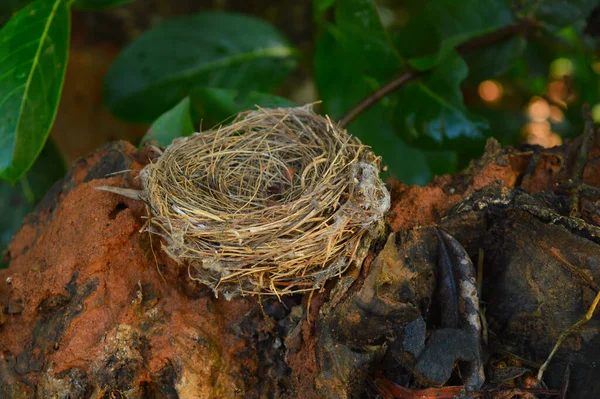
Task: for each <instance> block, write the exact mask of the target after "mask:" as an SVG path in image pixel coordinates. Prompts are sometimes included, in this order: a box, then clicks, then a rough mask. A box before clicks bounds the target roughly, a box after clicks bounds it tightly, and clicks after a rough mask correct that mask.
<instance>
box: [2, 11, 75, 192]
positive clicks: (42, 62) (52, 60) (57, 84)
mask: <svg viewBox="0 0 600 399" xmlns="http://www.w3.org/2000/svg"><path fill="white" fill-rule="evenodd" d="M69 30H70V16H69V10H68V9H67V6H66V4H65V2H64V0H56V1H50V0H37V1H35V2H33V3H31V4H30V5H29V6H27V7H25V8H23V9H22V10H21V11H20V12H19V13H18V14H16V15H15V16H14V17H13V18H11V19H10V21H9V22H8V23H7V24H6V25H5V26H4V27H3V28H2V30H1V31H0V178H2V179H5V180H8V181H10V182H12V183H14V182H16V181H17V180H18V179H19V178H20V177H21V176H22V175H23V173H25V172H26V171H27V170H28V169H29V168H30V167H31V165H32V164H33V162H34V161H35V159H36V157H37V156H38V154H39V153H40V151H41V150H42V147H43V146H44V143H45V141H46V138H47V137H48V132H49V130H50V128H51V127H52V124H53V122H54V117H55V115H56V109H57V107H58V101H59V98H60V93H61V89H62V84H63V80H64V75H65V69H66V64H67V56H68V47H69Z"/></svg>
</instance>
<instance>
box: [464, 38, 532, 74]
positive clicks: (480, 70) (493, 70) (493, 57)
mask: <svg viewBox="0 0 600 399" xmlns="http://www.w3.org/2000/svg"><path fill="white" fill-rule="evenodd" d="M526 46H527V40H526V39H525V38H524V37H522V36H515V37H512V38H510V39H508V40H503V41H501V42H499V43H496V44H494V45H492V46H490V47H485V48H482V49H478V50H476V51H474V52H470V53H469V54H465V55H464V58H465V61H466V62H467V64H468V65H469V76H468V78H467V79H468V80H469V82H471V83H479V82H481V81H483V80H487V79H492V78H495V77H498V76H500V75H502V74H504V73H505V72H506V71H508V70H509V69H510V68H511V67H512V65H513V64H514V63H515V62H516V61H517V59H518V58H519V57H521V56H522V55H523V53H524V51H525V48H526Z"/></svg>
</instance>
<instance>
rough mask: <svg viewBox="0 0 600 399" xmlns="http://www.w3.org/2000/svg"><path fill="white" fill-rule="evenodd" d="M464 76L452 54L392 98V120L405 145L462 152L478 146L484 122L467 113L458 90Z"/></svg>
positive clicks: (460, 61)
mask: <svg viewBox="0 0 600 399" xmlns="http://www.w3.org/2000/svg"><path fill="white" fill-rule="evenodd" d="M467 74H468V68H467V64H466V63H465V61H464V60H463V59H462V58H461V57H460V56H459V55H458V54H456V53H454V54H451V55H450V56H448V57H447V58H446V59H445V60H444V62H443V63H441V64H440V65H438V66H437V67H436V68H435V69H434V70H433V71H431V72H430V73H428V74H427V75H426V76H425V77H423V78H421V79H419V80H418V81H416V82H412V83H409V84H407V85H406V86H405V87H403V88H402V93H401V94H399V95H397V96H395V98H396V100H397V103H396V106H395V111H394V118H395V121H396V122H397V126H398V129H399V131H400V132H402V135H403V137H404V138H405V139H406V140H407V141H408V142H409V143H413V144H417V145H419V146H424V147H425V148H434V149H455V150H460V151H462V152H465V151H473V150H475V149H476V148H478V147H480V146H481V145H482V142H483V139H484V136H483V134H482V132H483V131H484V130H486V129H487V128H488V125H487V122H486V121H485V120H483V119H482V118H479V117H476V116H472V115H470V114H469V113H468V111H467V109H466V108H465V106H464V104H463V98H462V93H461V90H460V83H461V82H462V81H463V80H464V79H465V78H466V76H467Z"/></svg>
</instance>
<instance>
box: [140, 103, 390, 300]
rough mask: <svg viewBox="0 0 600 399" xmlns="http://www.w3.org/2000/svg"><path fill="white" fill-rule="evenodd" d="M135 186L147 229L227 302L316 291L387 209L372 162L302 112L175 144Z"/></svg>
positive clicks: (265, 113) (247, 115) (246, 119)
mask: <svg viewBox="0 0 600 399" xmlns="http://www.w3.org/2000/svg"><path fill="white" fill-rule="evenodd" d="M142 181H143V190H144V193H143V197H144V200H145V201H146V203H147V204H148V207H149V210H150V216H149V221H148V224H147V229H148V230H149V231H150V232H152V233H155V234H159V235H161V236H162V237H164V238H165V241H166V243H165V244H164V249H165V251H166V252H167V254H168V255H169V256H171V257H172V258H173V259H175V260H177V261H178V262H180V263H184V264H186V265H187V266H188V270H189V275H190V277H191V278H193V279H195V280H198V281H200V282H202V283H204V284H206V285H208V286H209V287H211V288H212V289H213V290H214V291H215V293H218V292H222V293H224V294H225V295H226V297H227V298H230V297H231V296H234V295H238V294H240V295H245V294H276V295H280V294H288V293H296V292H307V291H312V290H314V289H317V288H320V287H321V286H322V284H323V282H324V281H325V280H327V279H328V278H331V277H333V276H336V275H340V274H341V273H343V272H344V270H346V268H347V267H348V266H349V265H350V264H352V262H353V261H356V258H357V256H358V255H357V254H358V253H359V250H360V249H361V242H362V243H363V244H362V245H363V246H364V245H365V243H364V240H362V239H363V237H364V236H365V234H366V233H368V232H369V231H372V230H373V227H374V226H375V225H377V224H379V223H381V220H382V218H383V214H384V213H385V212H386V211H387V210H388V208H389V205H390V197H389V193H388V191H387V190H386V188H385V186H384V184H383V182H382V181H381V179H380V178H379V158H377V157H376V156H375V155H374V154H373V153H372V152H371V151H370V150H369V148H368V147H366V146H364V145H362V144H361V143H360V141H359V140H358V139H356V138H355V137H352V136H350V135H349V134H348V133H347V132H346V131H345V130H343V129H341V128H340V127H338V126H336V125H335V124H334V123H332V122H331V121H330V120H329V119H327V118H323V117H321V116H318V115H315V114H314V113H313V112H312V110H311V109H310V108H308V107H302V108H278V109H258V110H256V111H249V112H244V113H242V114H240V115H239V116H238V117H237V118H236V119H235V120H234V121H233V123H231V124H230V125H228V126H224V127H219V128H218V129H214V130H209V131H204V132H201V133H196V134H194V135H193V136H190V137H186V138H181V139H177V140H175V141H173V143H172V144H171V145H170V146H169V147H167V148H166V150H165V151H164V153H163V154H162V155H161V156H160V157H159V158H158V159H157V161H156V162H154V163H151V164H149V165H148V166H146V168H145V169H144V170H143V171H142ZM361 261H362V259H361Z"/></svg>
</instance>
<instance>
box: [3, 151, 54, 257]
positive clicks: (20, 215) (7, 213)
mask: <svg viewBox="0 0 600 399" xmlns="http://www.w3.org/2000/svg"><path fill="white" fill-rule="evenodd" d="M65 171H66V168H65V163H64V160H63V159H62V156H61V154H60V152H59V151H58V149H57V148H56V146H55V145H54V143H53V142H52V140H48V141H47V142H46V145H45V146H44V149H43V150H42V152H41V153H40V156H39V157H38V159H37V160H36V162H35V163H34V164H33V167H32V168H31V169H30V170H29V172H27V173H26V174H25V175H24V176H23V177H22V178H21V180H19V181H18V182H17V184H16V185H15V186H11V185H10V184H9V183H7V182H0V268H2V267H6V266H7V265H6V264H4V263H3V262H2V254H3V253H4V251H5V249H6V247H7V245H8V243H9V242H10V240H11V239H12V237H13V235H14V234H15V233H16V232H17V231H18V230H19V229H20V228H21V224H22V223H23V219H24V218H25V216H27V214H29V213H30V212H31V211H33V209H34V208H35V205H36V204H37V203H38V202H39V201H40V200H41V199H42V198H43V197H44V195H45V194H46V192H47V191H48V190H49V189H50V187H52V185H53V184H54V183H55V182H56V181H57V180H58V179H60V178H61V177H63V176H64V174H65Z"/></svg>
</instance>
